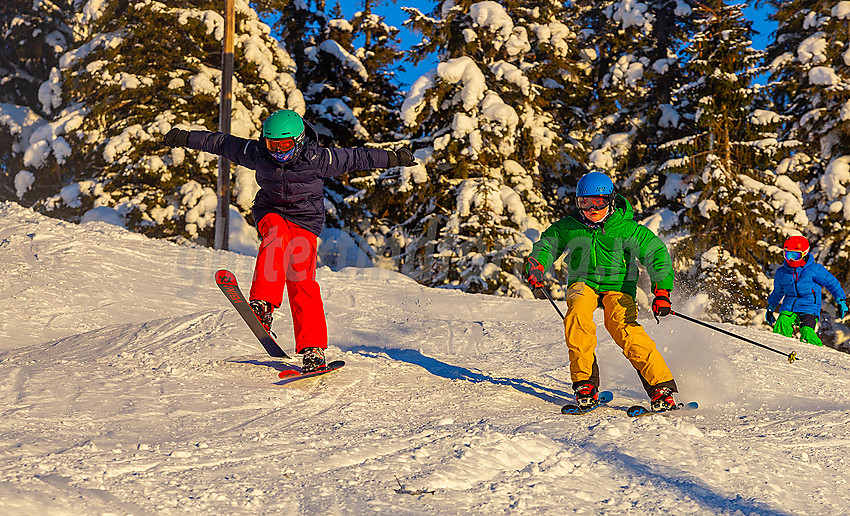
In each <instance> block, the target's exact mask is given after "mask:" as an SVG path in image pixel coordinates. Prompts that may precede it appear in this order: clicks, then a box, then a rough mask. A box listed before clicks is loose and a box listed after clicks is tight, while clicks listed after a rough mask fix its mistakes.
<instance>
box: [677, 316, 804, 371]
mask: <svg viewBox="0 0 850 516" xmlns="http://www.w3.org/2000/svg"><path fill="white" fill-rule="evenodd" d="M670 313H671V314H673V315H675V316H677V317H681V318H682V319H684V320H686V321H691V322H692V323H696V324H699V325H701V326H705V327H706V328H711V329H712V330H714V331H719V332H720V333H723V334H724V335H729V336H730V337H735V338H736V339H741V340H743V341H744V342H748V343H750V344H753V345H756V346H758V347H760V348H764V349H769V350H770V351H773V352H774V353H779V354H780V355H784V356H785V357H787V358H788V363H789V364H793V363H794V361H795V360H800V359H799V358H797V352H796V351H792V352H790V353H783V352H782V351H779V350H778V349H774V348H772V347H770V346H765V345H764V344H760V343H758V342H756V341H754V340H750V339H748V338H746V337H741V336H740V335H736V334H734V333H732V332H731V331H726V330H724V329H723V328H718V327H717V326H712V325H710V324H708V323H704V322H702V321H700V320H699V319H694V318H693V317H688V316H687V315H684V314H680V313H679V312H674V311H673V310H670Z"/></svg>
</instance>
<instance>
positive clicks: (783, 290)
mask: <svg viewBox="0 0 850 516" xmlns="http://www.w3.org/2000/svg"><path fill="white" fill-rule="evenodd" d="M822 287H826V289H827V290H829V292H830V294H832V297H834V298H835V299H845V296H844V289H842V288H841V283H839V282H838V280H837V279H835V276H833V275H832V274H830V273H829V271H828V270H826V267H824V266H823V265H821V264H819V263H817V262H815V259H814V258H813V257H812V255H808V256H807V257H806V263H805V264H804V265H803V266H802V267H789V266H788V264H787V263H785V264H782V267H780V268H779V269H777V271H776V276H774V278H773V292H771V293H770V296H769V297H768V298H767V306H768V309H769V308H770V307H774V308H776V306H779V311H780V312H784V311H787V312H794V313H796V314H812V315H816V316H818V317H820V310H821V289H822ZM780 301H781V302H782V304H781V305H779V302H780Z"/></svg>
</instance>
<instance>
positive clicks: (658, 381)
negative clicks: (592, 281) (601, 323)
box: [602, 292, 678, 396]
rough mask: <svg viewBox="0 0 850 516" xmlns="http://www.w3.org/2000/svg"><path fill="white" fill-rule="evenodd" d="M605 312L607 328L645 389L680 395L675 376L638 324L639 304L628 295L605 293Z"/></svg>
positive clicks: (603, 302)
mask: <svg viewBox="0 0 850 516" xmlns="http://www.w3.org/2000/svg"><path fill="white" fill-rule="evenodd" d="M602 306H603V308H604V309H605V329H606V330H608V333H610V334H611V337H613V339H614V342H616V343H617V345H618V346H620V348H622V350H623V356H625V357H626V358H627V359H628V360H629V362H631V364H632V366H633V367H634V368H635V370H637V373H638V376H639V377H640V379H641V383H642V384H643V388H644V390H646V393H647V394H649V395H650V396H652V394H653V392H654V391H655V390H656V389H657V388H658V387H667V388H669V389H670V391H671V392H678V390H677V388H676V382H675V381H674V380H673V373H672V372H670V368H669V367H667V363H666V362H665V361H664V357H662V356H661V352H660V351H658V349H656V347H655V341H653V340H652V338H651V337H650V336H649V335H648V334H647V333H646V330H644V329H643V326H641V325H640V324H638V322H637V312H638V309H637V304H636V303H635V300H634V299H633V298H632V297H631V296H629V295H628V294H623V293H622V292H606V293H605V294H604V296H603V297H602Z"/></svg>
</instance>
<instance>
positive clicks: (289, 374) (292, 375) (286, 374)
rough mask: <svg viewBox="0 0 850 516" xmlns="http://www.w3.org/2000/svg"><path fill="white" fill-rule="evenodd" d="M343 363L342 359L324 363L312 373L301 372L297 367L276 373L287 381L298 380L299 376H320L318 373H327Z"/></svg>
mask: <svg viewBox="0 0 850 516" xmlns="http://www.w3.org/2000/svg"><path fill="white" fill-rule="evenodd" d="M344 365H345V362H343V361H342V360H335V361H333V362H331V363H330V364H328V365H326V366H325V367H323V368H321V369H319V370H318V371H313V372H312V373H302V372H300V371H299V370H297V369H284V370H283V371H281V372H279V373H278V374H277V375H278V376H279V377H281V378H282V379H284V380H289V381H292V380H300V379H301V378H310V377H313V376H320V375H323V374H327V373H330V372H331V371H336V370H337V369H339V368H340V367H342V366H344ZM285 383H289V382H285Z"/></svg>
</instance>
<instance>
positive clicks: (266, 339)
mask: <svg viewBox="0 0 850 516" xmlns="http://www.w3.org/2000/svg"><path fill="white" fill-rule="evenodd" d="M215 282H216V284H217V285H218V288H220V289H221V291H222V293H223V294H224V295H225V297H227V299H228V300H229V301H230V303H231V304H232V305H233V308H235V309H236V311H237V312H239V315H241V316H242V319H244V320H245V322H246V323H248V327H249V328H251V331H252V332H253V333H254V336H256V337H257V340H259V341H260V344H262V345H263V347H264V348H266V352H267V353H268V354H269V355H271V356H273V357H277V358H291V357H290V356H289V355H287V354H286V353H285V352H284V351H283V350H282V349H280V346H278V344H277V342H276V341H275V340H274V337H272V336H271V334H269V332H268V331H266V329H265V328H263V323H261V322H260V320H259V319H257V315H256V314H254V311H253V310H251V306H250V305H249V304H248V301H247V300H246V299H245V296H244V295H242V290H241V289H240V288H239V284H238V283H237V282H236V276H234V275H233V273H232V272H230V271H228V270H226V269H221V270H220V271H218V272H216V273H215Z"/></svg>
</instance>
